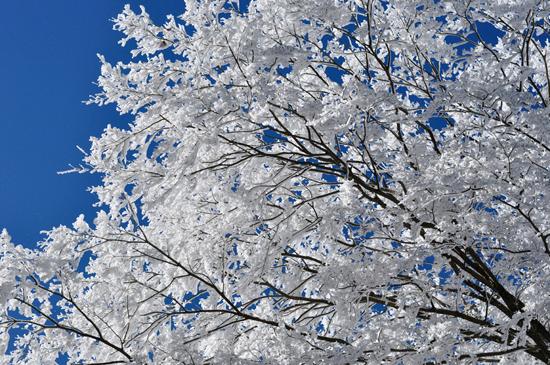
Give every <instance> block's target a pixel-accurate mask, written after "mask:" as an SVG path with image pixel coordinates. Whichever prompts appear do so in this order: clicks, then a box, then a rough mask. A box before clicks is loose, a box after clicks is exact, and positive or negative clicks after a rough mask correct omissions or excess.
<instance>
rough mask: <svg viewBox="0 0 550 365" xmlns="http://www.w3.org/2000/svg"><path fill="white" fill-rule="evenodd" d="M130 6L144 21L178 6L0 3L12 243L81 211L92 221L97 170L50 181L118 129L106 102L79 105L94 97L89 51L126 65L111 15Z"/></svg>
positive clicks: (86, 0)
mask: <svg viewBox="0 0 550 365" xmlns="http://www.w3.org/2000/svg"><path fill="white" fill-rule="evenodd" d="M127 3H130V5H131V7H132V9H133V10H134V11H135V12H136V13H140V9H139V5H144V6H145V8H146V11H147V12H148V13H149V14H150V15H151V18H152V19H153V21H154V22H155V23H157V24H159V23H160V24H162V23H164V22H165V20H166V15H167V14H174V15H179V14H181V13H183V12H184V9H185V6H184V2H183V1H182V0H139V1H133V0H126V1H123V0H94V1H92V0H81V1H74V0H53V1H39V0H17V1H15V0H2V2H1V6H0V77H1V82H0V85H1V88H0V100H2V106H1V107H0V158H1V163H0V230H1V229H2V228H6V229H7V230H8V232H9V234H10V236H11V237H12V241H13V242H14V243H15V244H22V245H24V246H25V247H33V246H34V245H35V244H36V242H37V241H39V240H41V239H42V238H43V237H44V236H42V235H40V233H39V232H40V231H41V230H49V229H51V228H53V227H54V226H59V225H67V226H70V225H71V224H72V222H74V220H75V219H76V217H77V216H78V215H79V214H81V213H83V214H85V216H86V218H87V220H90V221H91V220H92V219H93V217H94V216H95V213H94V212H95V211H96V210H97V209H100V208H94V207H92V205H93V204H94V203H95V202H96V201H97V198H96V197H95V195H93V194H91V193H90V192H87V191H86V189H87V187H90V186H93V185H99V184H100V183H101V181H100V176H99V175H97V174H93V175H92V174H89V173H88V174H75V173H72V174H67V175H58V174H57V172H58V171H63V170H68V169H70V167H69V165H68V164H69V163H70V164H72V165H73V166H77V165H78V164H79V163H80V162H81V160H82V157H83V155H82V153H81V152H80V151H79V150H78V149H77V148H76V146H77V145H79V146H80V147H82V148H83V149H84V150H88V149H89V147H90V146H91V143H90V141H89V138H90V136H99V135H101V132H102V131H103V128H105V126H106V125H107V124H111V125H116V126H120V127H125V126H127V125H128V123H129V122H130V121H131V120H132V117H131V116H128V115H125V116H120V115H118V113H117V112H116V110H115V106H114V105H112V104H111V105H107V106H103V107H98V106H96V105H85V104H83V103H82V101H85V100H87V99H88V96H89V95H92V94H95V93H98V92H100V89H99V88H98V87H97V86H96V85H94V84H93V82H95V81H96V80H97V78H98V76H99V73H100V63H99V60H98V58H97V56H96V54H98V53H100V54H103V55H105V57H106V59H107V60H108V61H109V62H110V63H116V62H118V61H124V62H128V61H129V60H130V59H131V55H130V50H131V47H132V44H130V43H129V44H128V45H127V46H126V47H125V48H122V47H121V46H120V45H119V44H118V43H117V42H118V41H119V40H120V38H121V36H122V34H121V33H119V32H117V31H114V30H112V26H113V23H112V22H110V21H109V20H110V19H112V18H115V17H116V16H117V15H118V14H119V13H120V12H121V11H122V9H123V8H124V5H125V4H127Z"/></svg>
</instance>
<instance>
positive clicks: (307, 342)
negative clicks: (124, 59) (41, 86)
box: [0, 0, 550, 364]
mask: <svg viewBox="0 0 550 365" xmlns="http://www.w3.org/2000/svg"><path fill="white" fill-rule="evenodd" d="M549 11H550V4H549V3H547V2H543V1H531V0H524V1H521V0H518V1H514V0H510V1H508V0H507V1H492V2H483V1H478V0H472V1H461V0H449V1H434V2H430V1H426V0H406V1H404V0H392V1H390V2H386V1H377V0H372V1H351V0H350V1H343V0H324V1H319V0H299V1H296V0H269V1H268V0H257V1H252V2H251V3H250V4H249V5H247V7H246V8H244V7H243V8H239V6H238V5H236V4H235V3H229V2H225V1H200V2H198V1H193V0H188V1H187V4H186V13H185V14H183V15H181V16H180V17H179V19H178V20H177V19H176V18H174V17H168V20H167V22H166V23H165V24H164V25H156V24H154V23H153V22H152V21H151V20H150V19H149V16H148V15H147V13H146V12H145V10H144V9H143V8H142V10H141V13H140V14H138V13H134V12H133V11H132V10H131V9H130V7H128V6H127V7H126V8H125V9H124V12H123V13H122V14H120V15H119V16H118V18H117V19H115V20H114V21H115V29H118V30H120V31H121V32H123V33H124V35H125V38H124V39H123V40H122V41H121V43H122V45H125V44H126V43H128V44H137V46H136V48H135V50H133V51H132V54H133V55H134V56H135V57H136V59H139V60H140V61H139V62H134V63H129V64H122V63H118V64H116V65H112V64H110V63H108V62H107V61H106V60H105V59H104V58H103V57H100V59H101V62H102V68H101V77H100V78H99V86H100V87H101V88H102V90H103V91H102V93H100V94H98V95H96V96H93V97H92V98H91V100H90V103H97V104H99V105H102V104H105V103H116V105H117V106H118V109H119V111H120V112H121V113H132V114H134V115H135V120H134V122H133V124H132V125H131V126H130V128H129V129H126V130H121V129H118V128H113V127H111V126H109V127H107V128H106V129H105V132H104V134H103V135H102V136H101V137H100V138H93V140H92V142H93V145H92V148H91V151H90V152H89V155H88V156H87V157H86V158H85V164H86V167H84V168H75V169H74V171H91V172H97V173H101V174H102V175H103V185H102V186H98V187H94V188H93V189H92V190H93V191H94V192H95V193H96V194H97V196H98V198H99V203H100V204H101V205H103V206H105V207H106V208H104V209H105V211H102V212H100V213H99V214H98V216H97V217H96V218H95V220H93V224H92V222H91V221H90V222H86V221H85V220H84V217H83V216H80V217H79V218H78V219H77V220H76V222H75V223H74V226H73V228H72V229H71V228H67V227H63V226H62V227H59V228H57V229H54V230H53V231H51V232H49V233H48V239H47V240H45V241H44V242H42V243H41V249H40V250H27V249H23V248H22V247H21V246H15V245H14V244H12V243H11V241H10V237H9V236H8V234H7V232H6V231H4V232H3V233H2V234H1V235H0V247H1V249H0V250H1V251H0V347H1V350H0V351H2V354H3V353H4V352H6V354H5V355H0V356H2V357H1V360H0V363H1V364H53V363H54V361H55V359H56V358H57V357H58V356H59V354H64V356H67V357H68V358H69V363H84V364H116V363H120V364H130V363H131V364H153V363H154V364H201V363H204V364H256V363H265V364H270V363H271V364H355V363H369V364H371V363H372V364H475V363H491V362H498V361H501V363H507V364H518V363H536V362H542V363H548V362H549V361H550V332H549V331H548V322H549V321H550V296H549V293H550V280H548V277H549V275H550V247H549V245H550V208H549V206H550V205H549V202H548V200H549V199H548V198H550V180H549V179H550V171H549V169H550V120H549V113H548V110H547V107H548V104H549V103H550V88H549V80H550V71H549V64H548V63H549V62H550V58H549V56H548V53H549V51H550V45H549V43H548V39H550V16H549ZM497 36H498V37H497ZM15 328H19V329H20V330H18V331H15V330H14V329H15ZM16 333H19V334H21V333H23V335H20V336H19V337H18V338H13V337H15V336H14V335H15V334H16ZM9 335H12V338H11V339H10V340H9V341H11V342H10V343H12V344H13V346H12V349H11V350H10V351H6V346H7V344H8V336H9Z"/></svg>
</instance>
